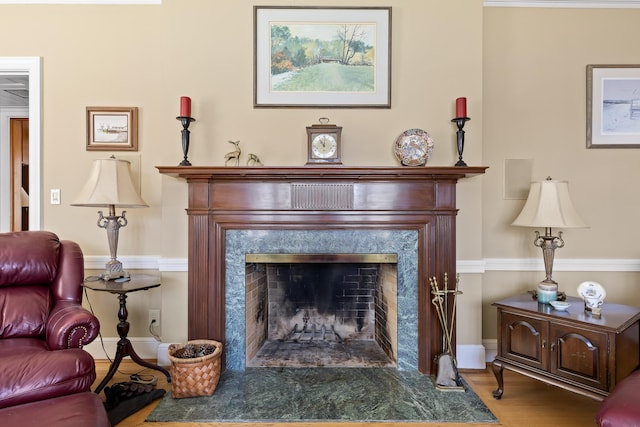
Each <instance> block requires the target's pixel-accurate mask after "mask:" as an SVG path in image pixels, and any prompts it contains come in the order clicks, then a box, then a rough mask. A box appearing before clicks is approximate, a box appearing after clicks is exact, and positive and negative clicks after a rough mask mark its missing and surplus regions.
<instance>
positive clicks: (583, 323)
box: [492, 293, 640, 400]
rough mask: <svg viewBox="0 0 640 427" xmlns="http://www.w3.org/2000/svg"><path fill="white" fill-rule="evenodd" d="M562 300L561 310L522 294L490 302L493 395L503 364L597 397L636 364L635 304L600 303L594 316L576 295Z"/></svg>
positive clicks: (497, 394) (639, 348)
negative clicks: (565, 306)
mask: <svg viewBox="0 0 640 427" xmlns="http://www.w3.org/2000/svg"><path fill="white" fill-rule="evenodd" d="M567 302H569V303H571V307H569V310H568V311H566V312H563V311H555V310H553V308H552V307H551V306H549V305H547V304H538V302H537V301H536V300H534V299H533V298H532V297H531V295H530V294H528V293H527V294H523V295H519V296H516V297H513V298H508V299H506V300H503V301H499V302H496V303H494V305H495V306H496V307H497V308H498V356H497V357H496V358H495V360H494V361H493V364H492V368H493V372H494V374H495V376H496V379H497V381H498V388H497V389H496V390H495V391H494V392H493V397H494V398H496V399H500V398H501V397H502V394H503V392H504V384H503V375H502V372H503V369H509V370H513V371H516V372H519V373H521V374H523V375H527V376H530V377H532V378H536V379H538V380H541V381H544V382H546V383H549V384H553V385H556V386H559V387H562V388H565V389H567V390H571V391H574V392H577V393H580V394H583V395H586V396H589V397H592V398H595V399H598V400H602V399H603V398H604V397H606V396H607V395H608V394H609V391H611V389H612V388H613V386H615V384H616V383H617V382H618V381H620V380H622V379H623V378H624V377H626V376H627V375H629V373H631V372H632V371H633V370H634V369H636V368H637V367H638V366H639V365H640V344H639V343H640V323H639V322H640V308H637V307H630V306H625V305H619V304H604V305H603V307H602V308H603V309H602V317H600V318H596V317H593V316H592V315H591V314H590V313H588V312H585V311H584V304H583V302H582V300H581V299H578V298H572V297H568V298H567Z"/></svg>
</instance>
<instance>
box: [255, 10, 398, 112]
mask: <svg viewBox="0 0 640 427" xmlns="http://www.w3.org/2000/svg"><path fill="white" fill-rule="evenodd" d="M254 107H308V108H312V107H313V108H318V107H321V108H322V107H332V108H391V8H390V7H372V8H347V7H345V8H341V7H279V6H275V7H270V6H255V7H254Z"/></svg>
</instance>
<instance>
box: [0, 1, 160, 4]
mask: <svg viewBox="0 0 640 427" xmlns="http://www.w3.org/2000/svg"><path fill="white" fill-rule="evenodd" d="M0 4H109V5H118V4H120V5H122V4H162V0H0Z"/></svg>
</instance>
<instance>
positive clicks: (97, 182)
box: [71, 156, 149, 280]
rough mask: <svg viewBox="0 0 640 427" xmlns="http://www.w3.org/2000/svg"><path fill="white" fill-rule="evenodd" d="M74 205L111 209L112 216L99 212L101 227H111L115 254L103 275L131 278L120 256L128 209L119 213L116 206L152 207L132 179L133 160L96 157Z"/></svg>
mask: <svg viewBox="0 0 640 427" xmlns="http://www.w3.org/2000/svg"><path fill="white" fill-rule="evenodd" d="M71 206H89V207H107V208H109V215H108V216H106V217H105V216H104V215H103V214H102V211H98V227H100V228H104V229H105V230H107V240H108V241H109V253H110V255H111V259H110V260H109V261H108V262H107V263H106V264H105V272H104V273H102V274H101V275H100V278H101V279H104V280H112V279H118V278H121V277H128V276H129V273H127V272H125V271H123V269H122V263H121V262H120V261H118V259H117V252H118V234H119V230H120V228H121V227H125V226H126V225H127V218H126V217H125V214H126V211H122V215H116V207H119V208H145V207H148V206H149V205H147V204H146V203H145V201H144V200H142V198H141V197H140V195H139V194H138V192H137V191H136V188H135V186H134V184H133V180H132V179H131V168H130V163H129V162H128V161H126V160H120V159H116V158H115V157H113V156H112V157H110V158H108V159H100V160H94V161H93V168H92V169H91V175H89V179H88V180H87V183H86V185H85V186H84V188H83V189H82V190H81V191H80V194H79V195H78V197H77V198H76V200H75V202H73V203H72V204H71Z"/></svg>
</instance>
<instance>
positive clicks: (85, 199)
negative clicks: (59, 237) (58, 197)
mask: <svg viewBox="0 0 640 427" xmlns="http://www.w3.org/2000/svg"><path fill="white" fill-rule="evenodd" d="M71 205H72V206H93V207H103V206H111V205H113V206H116V207H122V208H145V207H148V206H149V205H147V204H146V203H145V201H144V200H142V197H140V195H139V194H138V192H137V191H136V188H135V185H134V184H133V180H132V179H131V166H130V163H129V162H128V161H126V160H121V159H116V158H114V157H112V158H109V159H99V160H94V161H93V168H92V169H91V174H90V175H89V179H88V180H87V184H86V185H85V186H84V188H82V190H81V191H80V194H79V195H78V197H77V198H76V200H75V201H74V202H73V203H72V204H71Z"/></svg>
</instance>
